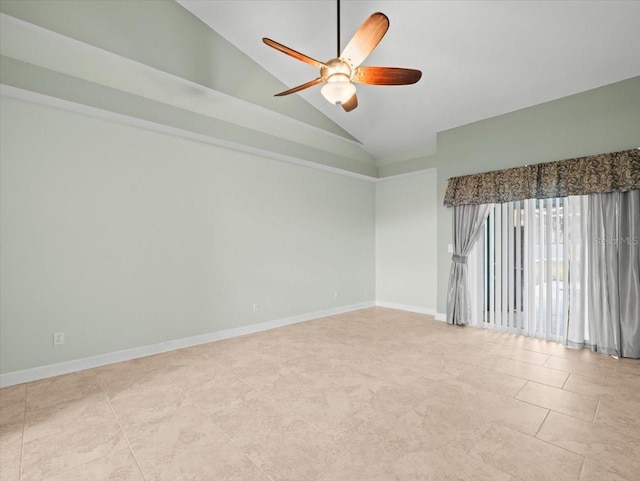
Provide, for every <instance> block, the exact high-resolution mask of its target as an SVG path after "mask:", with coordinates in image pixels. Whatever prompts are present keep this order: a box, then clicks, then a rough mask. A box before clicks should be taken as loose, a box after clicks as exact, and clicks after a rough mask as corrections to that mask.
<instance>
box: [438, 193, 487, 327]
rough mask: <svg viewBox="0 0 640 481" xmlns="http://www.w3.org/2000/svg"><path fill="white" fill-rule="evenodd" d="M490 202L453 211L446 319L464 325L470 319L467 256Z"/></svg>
mask: <svg viewBox="0 0 640 481" xmlns="http://www.w3.org/2000/svg"><path fill="white" fill-rule="evenodd" d="M490 207H491V206H490V205H486V204H485V205H477V204H476V205H458V206H456V207H454V210H453V258H452V264H451V273H450V274H449V289H448V291H447V322H448V323H449V324H457V325H464V324H468V323H469V320H470V319H471V295H470V293H469V275H468V270H467V258H468V256H469V252H471V249H472V248H473V246H474V245H475V243H476V241H477V240H478V238H479V237H480V234H482V231H483V227H484V221H485V219H486V218H487V215H488V214H489V209H490Z"/></svg>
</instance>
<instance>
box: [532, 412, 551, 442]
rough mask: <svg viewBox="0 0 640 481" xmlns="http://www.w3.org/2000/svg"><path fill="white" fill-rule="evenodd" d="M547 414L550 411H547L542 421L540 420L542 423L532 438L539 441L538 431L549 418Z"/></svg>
mask: <svg viewBox="0 0 640 481" xmlns="http://www.w3.org/2000/svg"><path fill="white" fill-rule="evenodd" d="M549 413H551V409H547V414H546V415H545V417H544V419H543V420H542V422H541V423H540V426H539V427H538V430H537V431H536V433H535V434H534V435H533V437H534V438H536V439H540V438H538V433H539V432H540V430H541V429H542V426H544V423H545V422H546V420H547V418H548V417H549Z"/></svg>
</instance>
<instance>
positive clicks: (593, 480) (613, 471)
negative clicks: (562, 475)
mask: <svg viewBox="0 0 640 481" xmlns="http://www.w3.org/2000/svg"><path fill="white" fill-rule="evenodd" d="M626 475H627V473H626V472H625V471H624V470H621V469H620V467H619V466H611V465H610V464H608V463H606V462H605V463H603V462H602V459H597V458H594V459H591V458H586V459H585V460H584V466H583V467H582V474H581V476H580V481H635V480H636V478H637V473H633V477H631V478H629V477H626Z"/></svg>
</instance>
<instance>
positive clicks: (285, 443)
mask: <svg viewBox="0 0 640 481" xmlns="http://www.w3.org/2000/svg"><path fill="white" fill-rule="evenodd" d="M244 449H245V452H246V453H247V454H248V456H249V458H250V459H251V460H252V461H253V462H254V463H255V464H256V465H258V466H259V467H260V468H261V469H262V470H263V471H264V472H266V473H267V474H268V475H269V476H271V477H272V478H273V479H274V480H275V481H279V480H283V481H284V480H294V479H295V480H297V479H305V480H306V479H321V477H322V476H323V475H324V473H326V472H327V470H328V469H330V466H331V465H333V464H335V463H336V462H338V460H339V459H340V458H341V456H342V455H343V453H344V452H345V449H344V448H343V447H342V446H340V445H338V444H337V443H336V442H335V441H334V440H333V439H332V438H331V437H329V436H327V435H324V434H322V433H321V432H319V431H317V430H316V429H314V428H313V427H312V426H310V425H309V424H307V423H306V422H304V421H295V422H293V423H291V424H288V425H287V426H284V427H283V428H281V429H279V430H277V431H271V432H270V433H269V435H268V437H267V438H266V439H263V440H260V442H256V443H254V444H252V445H247V446H245V448H244Z"/></svg>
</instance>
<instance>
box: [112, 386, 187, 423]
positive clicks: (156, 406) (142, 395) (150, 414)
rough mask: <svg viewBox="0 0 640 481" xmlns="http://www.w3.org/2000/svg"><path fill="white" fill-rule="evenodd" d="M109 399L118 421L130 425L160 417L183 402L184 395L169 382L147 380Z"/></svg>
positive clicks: (184, 399)
mask: <svg viewBox="0 0 640 481" xmlns="http://www.w3.org/2000/svg"><path fill="white" fill-rule="evenodd" d="M109 401H110V403H111V407H112V408H113V411H114V412H115V414H116V416H117V417H118V419H119V421H120V423H121V424H122V425H123V426H130V425H140V424H146V423H149V422H152V421H154V420H155V419H157V418H162V417H163V416H164V414H165V413H166V411H167V410H171V409H173V408H174V407H175V406H177V405H181V404H184V403H185V401H186V396H185V394H184V393H183V392H182V391H181V390H180V389H178V388H177V387H176V386H174V385H173V384H171V383H165V382H161V383H156V382H149V383H143V384H139V385H137V386H135V387H132V388H130V389H127V390H125V391H121V392H119V393H117V394H115V395H114V396H112V397H111V399H110V400H109Z"/></svg>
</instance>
